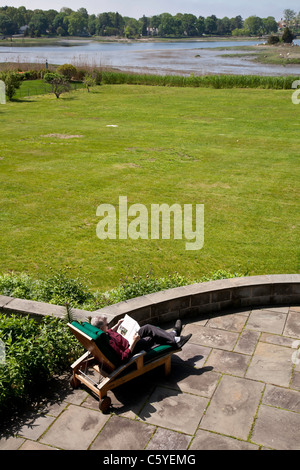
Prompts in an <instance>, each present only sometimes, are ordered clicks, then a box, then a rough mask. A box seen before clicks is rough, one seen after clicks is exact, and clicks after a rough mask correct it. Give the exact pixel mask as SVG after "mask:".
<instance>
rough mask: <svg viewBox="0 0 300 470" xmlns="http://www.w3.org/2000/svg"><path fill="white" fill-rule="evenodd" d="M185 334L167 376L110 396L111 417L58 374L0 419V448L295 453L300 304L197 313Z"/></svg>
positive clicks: (299, 434)
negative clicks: (36, 400) (21, 409)
mask: <svg viewBox="0 0 300 470" xmlns="http://www.w3.org/2000/svg"><path fill="white" fill-rule="evenodd" d="M170 326H171V325H166V327H170ZM187 333H192V334H193V336H192V338H191V340H190V342H188V343H187V344H186V345H185V347H184V349H183V350H182V351H181V352H180V353H178V354H175V355H174V356H173V359H172V372H171V375H170V376H169V377H164V375H163V373H162V371H160V370H159V369H158V370H155V371H152V372H150V373H148V374H146V375H144V376H142V377H140V378H138V379H135V380H134V381H131V382H130V383H127V384H125V385H123V386H120V387H118V388H117V389H115V390H114V391H111V392H109V396H110V397H111V399H112V408H111V410H110V412H109V413H107V414H102V413H101V412H100V411H99V409H98V401H97V400H96V399H95V398H94V397H93V396H92V395H90V394H89V393H88V391H87V390H85V389H81V388H79V389H77V390H74V391H73V390H70V389H69V386H68V377H62V378H61V379H60V380H58V381H56V382H55V387H54V388H53V389H51V390H48V391H47V393H46V392H45V396H44V397H43V400H42V402H41V403H40V405H39V406H38V407H35V408H34V407H33V408H32V409H29V410H27V411H26V413H24V414H22V415H20V416H18V417H17V418H16V419H14V420H13V421H10V422H7V423H1V424H0V430H1V438H0V449H1V450H6V449H9V450H60V449H65V450H82V449H83V450H102V449H105V450H109V449H111V450H142V449H146V450H188V451H196V450H217V449H231V450H259V449H278V450H295V449H297V450H299V449H300V349H299V346H300V308H299V307H296V306H291V307H287V306H284V307H278V306H275V307H273V308H272V306H267V307H266V308H260V309H258V308H255V309H253V310H244V311H243V310H240V311H237V312H232V311H230V312H226V313H223V314H220V313H218V314H216V315H213V314H210V315H206V317H204V316H199V318H197V317H193V318H191V319H186V320H184V329H183V334H187Z"/></svg>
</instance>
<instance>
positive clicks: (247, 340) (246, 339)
mask: <svg viewBox="0 0 300 470" xmlns="http://www.w3.org/2000/svg"><path fill="white" fill-rule="evenodd" d="M259 336H260V332H259V331H252V330H244V331H242V333H241V335H240V337H239V339H238V342H237V344H236V345H235V347H234V351H235V352H239V353H242V354H249V355H252V354H253V353H254V351H255V348H256V345H257V341H258V339H259Z"/></svg>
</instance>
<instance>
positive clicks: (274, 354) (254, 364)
mask: <svg viewBox="0 0 300 470" xmlns="http://www.w3.org/2000/svg"><path fill="white" fill-rule="evenodd" d="M291 356H292V354H291V349H290V348H286V347H282V346H277V345H273V344H267V343H262V342H259V343H258V345H257V348H256V350H255V353H254V355H253V358H252V361H251V363H250V365H249V368H248V371H247V373H246V377H247V378H249V379H253V380H260V381H263V382H266V383H271V384H274V385H282V386H283V387H288V385H289V383H290V380H291V375H292V370H293V363H292V360H291Z"/></svg>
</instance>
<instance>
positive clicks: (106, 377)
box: [68, 321, 181, 411]
mask: <svg viewBox="0 0 300 470" xmlns="http://www.w3.org/2000/svg"><path fill="white" fill-rule="evenodd" d="M68 327H69V328H70V330H71V331H72V333H73V334H74V335H75V336H76V338H77V339H78V340H79V341H80V343H81V344H82V345H83V346H84V348H85V349H86V350H87V352H86V353H84V354H83V355H82V356H81V357H80V358H79V359H78V360H77V361H75V362H74V363H73V364H72V365H71V368H72V371H73V374H72V378H71V385H72V387H73V388H77V387H78V386H79V385H80V384H84V385H85V386H87V387H88V388H89V389H90V390H91V391H92V392H93V393H94V394H95V395H96V396H97V397H98V398H99V408H100V410H101V411H106V410H107V409H108V408H109V407H110V405H111V399H110V398H109V397H108V396H107V392H108V391H109V390H112V389H114V388H116V387H118V386H119V385H121V384H124V383H126V382H128V381H129V380H131V379H134V378H135V377H139V376H140V375H142V374H145V373H146V372H148V371H150V370H152V369H154V368H156V367H158V366H161V365H163V366H164V371H165V375H169V374H170V372H171V357H172V354H174V353H177V352H179V351H181V348H174V347H172V346H169V345H161V346H157V347H156V348H154V349H151V350H150V351H147V352H145V351H142V352H140V353H138V354H135V355H134V356H132V358H131V359H129V360H128V362H126V363H125V364H121V365H120V359H119V357H118V355H117V354H116V352H115V351H114V350H113V349H112V348H111V346H110V345H109V339H108V336H107V335H106V334H105V333H104V332H103V331H101V330H99V329H98V328H96V327H95V326H92V325H91V324H90V323H88V322H83V323H79V322H77V321H73V322H72V323H68ZM91 367H92V368H93V369H94V370H95V371H96V372H97V373H98V374H100V381H99V382H96V381H95V380H94V378H91V377H90V376H89V375H88V369H89V368H91Z"/></svg>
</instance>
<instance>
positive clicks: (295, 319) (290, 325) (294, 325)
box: [283, 310, 300, 338]
mask: <svg viewBox="0 0 300 470" xmlns="http://www.w3.org/2000/svg"><path fill="white" fill-rule="evenodd" d="M283 334H284V335H285V336H292V337H293V338H300V312H295V311H293V310H291V311H290V312H289V314H288V317H287V322H286V326H285V329H284V332H283Z"/></svg>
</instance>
